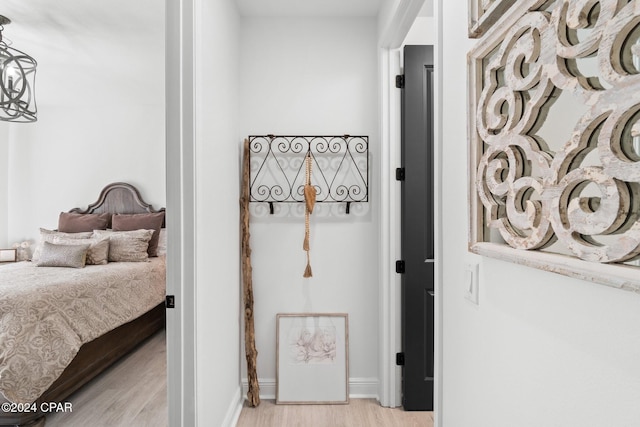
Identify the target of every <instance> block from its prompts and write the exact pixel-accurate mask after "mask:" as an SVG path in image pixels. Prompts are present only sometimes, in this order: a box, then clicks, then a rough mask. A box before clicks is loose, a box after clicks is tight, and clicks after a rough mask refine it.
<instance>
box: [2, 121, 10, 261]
mask: <svg viewBox="0 0 640 427" xmlns="http://www.w3.org/2000/svg"><path fill="white" fill-rule="evenodd" d="M8 185H9V124H8V123H0V248H8V247H11V245H10V244H9V240H8V235H9V230H8V226H9V222H8V221H9V220H8V218H9V211H8V203H9V195H8V189H9V187H8Z"/></svg>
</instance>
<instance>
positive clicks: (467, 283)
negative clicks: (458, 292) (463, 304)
mask: <svg viewBox="0 0 640 427" xmlns="http://www.w3.org/2000/svg"><path fill="white" fill-rule="evenodd" d="M463 286H464V290H463V292H464V297H465V298H466V299H468V300H469V301H471V302H472V303H474V304H475V305H478V294H479V293H480V292H479V290H478V264H467V265H466V266H465V268H464V284H463Z"/></svg>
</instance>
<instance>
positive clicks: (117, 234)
mask: <svg viewBox="0 0 640 427" xmlns="http://www.w3.org/2000/svg"><path fill="white" fill-rule="evenodd" d="M93 236H94V238H104V237H108V238H109V262H141V261H147V260H148V259H149V254H148V253H147V248H148V247H149V240H151V236H153V230H133V231H112V230H94V231H93Z"/></svg>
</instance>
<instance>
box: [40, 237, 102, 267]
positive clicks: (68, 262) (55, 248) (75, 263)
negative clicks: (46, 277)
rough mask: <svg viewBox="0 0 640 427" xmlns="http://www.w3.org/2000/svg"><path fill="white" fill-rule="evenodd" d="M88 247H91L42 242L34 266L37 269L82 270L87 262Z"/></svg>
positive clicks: (87, 245)
mask: <svg viewBox="0 0 640 427" xmlns="http://www.w3.org/2000/svg"><path fill="white" fill-rule="evenodd" d="M89 246H91V245H89V244H85V245H55V244H53V243H49V242H43V243H42V250H41V252H40V258H39V259H38V261H37V262H36V265H37V266H38V267H73V268H82V267H84V264H85V262H86V260H87V251H88V250H89Z"/></svg>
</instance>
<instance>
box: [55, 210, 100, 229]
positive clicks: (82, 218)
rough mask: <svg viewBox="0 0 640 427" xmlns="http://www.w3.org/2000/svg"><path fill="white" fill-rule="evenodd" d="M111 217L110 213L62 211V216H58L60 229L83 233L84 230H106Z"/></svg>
mask: <svg viewBox="0 0 640 427" xmlns="http://www.w3.org/2000/svg"><path fill="white" fill-rule="evenodd" d="M110 219H111V214H110V213H101V214H80V213H74V212H60V216H59V217H58V231H64V232H65V233H81V232H84V231H93V230H104V229H106V228H107V226H108V225H109V220H110Z"/></svg>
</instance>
